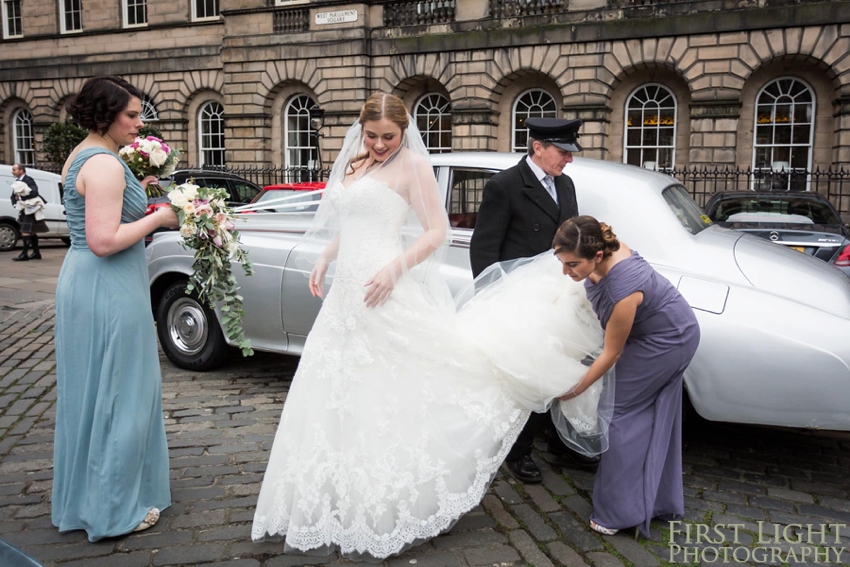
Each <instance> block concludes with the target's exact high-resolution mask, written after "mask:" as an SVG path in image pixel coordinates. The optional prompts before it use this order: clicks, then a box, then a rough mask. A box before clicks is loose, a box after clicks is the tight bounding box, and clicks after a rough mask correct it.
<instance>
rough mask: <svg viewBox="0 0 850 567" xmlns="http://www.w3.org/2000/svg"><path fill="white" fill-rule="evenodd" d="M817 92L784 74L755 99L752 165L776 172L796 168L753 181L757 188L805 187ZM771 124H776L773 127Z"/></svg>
mask: <svg viewBox="0 0 850 567" xmlns="http://www.w3.org/2000/svg"><path fill="white" fill-rule="evenodd" d="M813 116H814V93H813V92H812V90H811V89H810V88H809V86H808V85H806V84H805V83H804V82H802V81H801V80H799V79H796V78H794V77H783V78H780V79H776V80H774V81H771V82H770V83H768V84H767V85H765V87H764V88H763V89H762V91H761V92H760V93H759V95H758V99H757V101H756V124H757V125H756V139H755V144H754V147H753V166H754V167H755V168H757V169H758V168H765V169H773V170H774V171H781V170H782V169H785V170H789V171H790V170H797V171H795V172H790V173H789V174H788V175H773V176H772V178H771V179H765V180H762V182H760V183H754V188H759V187H761V188H765V189H774V190H782V191H787V190H789V189H792V190H797V189H802V190H804V189H806V187H807V184H808V175H807V174H806V173H799V171H800V170H803V171H808V170H810V169H811V161H810V157H809V156H810V154H811V145H812V134H813V130H812V129H813V127H814V126H813V123H812V120H813ZM771 124H772V125H773V126H771Z"/></svg>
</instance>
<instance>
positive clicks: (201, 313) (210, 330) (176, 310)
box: [156, 280, 230, 370]
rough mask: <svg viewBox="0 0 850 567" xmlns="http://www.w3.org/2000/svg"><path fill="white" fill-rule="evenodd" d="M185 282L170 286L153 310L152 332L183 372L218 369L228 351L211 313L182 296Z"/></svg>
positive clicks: (208, 309)
mask: <svg viewBox="0 0 850 567" xmlns="http://www.w3.org/2000/svg"><path fill="white" fill-rule="evenodd" d="M186 283H187V282H186V280H182V281H178V282H175V283H173V284H171V285H170V286H169V287H168V288H167V289H166V290H165V293H163V294H162V298H161V299H160V300H159V305H158V306H157V315H156V330H157V334H158V335H159V342H160V344H161V345H162V350H163V351H165V355H166V356H167V357H168V358H169V360H171V362H173V363H174V364H175V365H176V366H179V367H180V368H184V369H186V370H210V369H212V368H215V367H217V366H220V365H221V364H222V363H223V362H224V361H225V360H226V359H227V356H228V353H229V350H230V347H229V346H228V345H227V341H226V340H225V338H224V334H223V333H222V331H221V326H220V325H219V324H218V319H217V318H216V316H215V312H214V311H213V310H212V309H210V308H209V307H207V306H206V305H204V304H203V303H201V302H200V301H198V298H197V296H196V295H195V294H194V293H193V294H188V295H187V294H186Z"/></svg>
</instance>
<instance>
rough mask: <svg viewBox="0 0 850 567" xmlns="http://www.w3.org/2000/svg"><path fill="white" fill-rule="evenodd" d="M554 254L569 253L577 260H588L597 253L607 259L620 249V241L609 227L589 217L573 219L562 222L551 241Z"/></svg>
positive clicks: (582, 216) (583, 216)
mask: <svg viewBox="0 0 850 567" xmlns="http://www.w3.org/2000/svg"><path fill="white" fill-rule="evenodd" d="M552 248H554V249H555V254H560V253H561V252H571V253H573V254H575V255H576V256H578V257H579V258H584V259H585V260H590V259H592V258H594V257H595V256H596V254H597V252H600V251H601V252H602V257H603V258H608V257H609V256H611V254H612V253H614V252H615V251H617V250H619V249H620V241H619V240H617V235H616V234H614V231H613V230H611V227H610V226H608V225H607V224H605V223H604V222H599V221H598V220H596V219H595V218H593V217H591V216H589V215H581V216H578V217H573V218H571V219H569V220H568V221H566V222H564V224H562V225H561V226H560V227H559V228H558V232H556V233H555V239H554V240H553V241H552Z"/></svg>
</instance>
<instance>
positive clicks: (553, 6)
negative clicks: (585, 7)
mask: <svg viewBox="0 0 850 567" xmlns="http://www.w3.org/2000/svg"><path fill="white" fill-rule="evenodd" d="M568 8H569V2H568V0H490V17H491V18H515V17H521V16H539V15H544V14H558V13H561V12H566V11H567V9H568Z"/></svg>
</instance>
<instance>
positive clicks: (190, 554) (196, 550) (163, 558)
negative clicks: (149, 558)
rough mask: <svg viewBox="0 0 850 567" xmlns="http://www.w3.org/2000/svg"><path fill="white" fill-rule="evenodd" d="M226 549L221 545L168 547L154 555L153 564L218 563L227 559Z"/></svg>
mask: <svg viewBox="0 0 850 567" xmlns="http://www.w3.org/2000/svg"><path fill="white" fill-rule="evenodd" d="M224 552H225V547H224V546H223V545H221V544H209V543H206V544H204V545H194V546H185V547H168V548H165V549H162V550H160V552H159V553H157V554H156V555H154V557H153V564H154V565H155V566H160V565H195V564H197V563H203V562H205V561H216V560H218V559H222V558H224V557H225V555H224Z"/></svg>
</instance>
